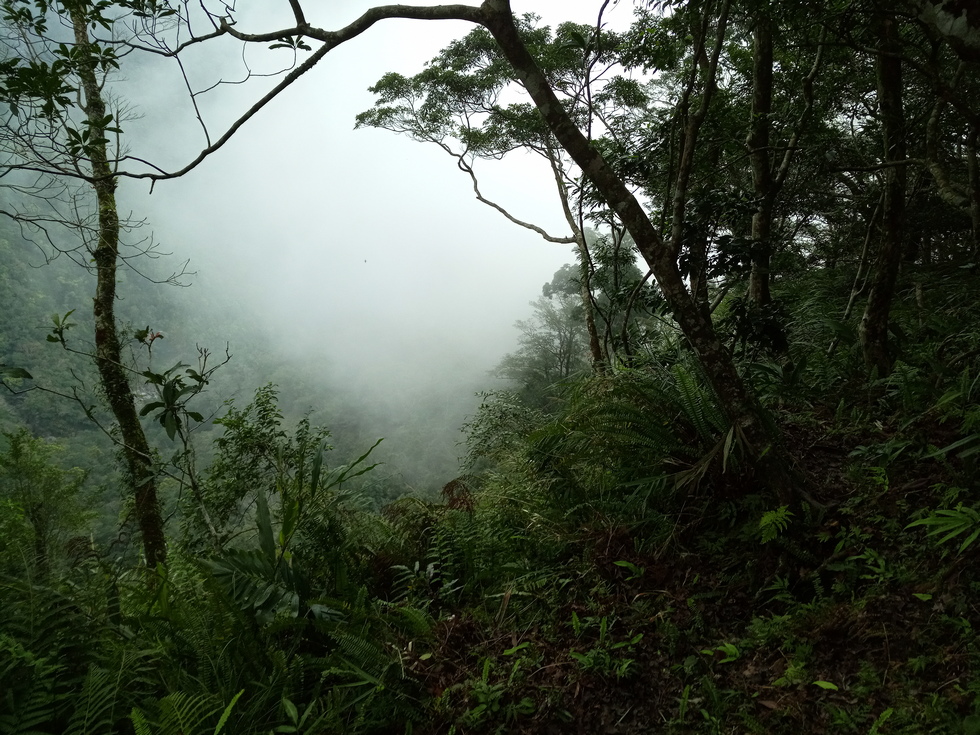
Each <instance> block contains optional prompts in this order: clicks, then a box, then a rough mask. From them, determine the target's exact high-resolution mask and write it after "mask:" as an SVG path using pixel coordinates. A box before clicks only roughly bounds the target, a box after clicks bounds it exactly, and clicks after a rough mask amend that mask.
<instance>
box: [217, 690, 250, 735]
mask: <svg viewBox="0 0 980 735" xmlns="http://www.w3.org/2000/svg"><path fill="white" fill-rule="evenodd" d="M244 693H245V690H244V689H242V690H241V691H240V692H238V694H236V695H235V696H234V697H232V698H231V701H230V702H229V703H228V706H227V707H225V711H224V712H222V713H221V719H219V720H218V724H217V725H216V726H215V728H214V735H220V733H221V731H222V730H223V729H224V727H225V723H226V722H228V718H229V717H230V716H231V710H232V708H234V706H235V703H236V702H238V700H239V698H240V697H241V696H242V695H243V694H244Z"/></svg>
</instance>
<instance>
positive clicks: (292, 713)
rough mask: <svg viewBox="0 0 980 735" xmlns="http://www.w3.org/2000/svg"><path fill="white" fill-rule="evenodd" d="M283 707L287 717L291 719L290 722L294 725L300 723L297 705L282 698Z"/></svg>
mask: <svg viewBox="0 0 980 735" xmlns="http://www.w3.org/2000/svg"><path fill="white" fill-rule="evenodd" d="M282 707H283V709H284V710H286V716H287V717H289V721H290V722H292V723H293V724H294V725H295V724H296V723H298V722H299V710H297V709H296V705H295V704H293V703H292V702H290V701H289V700H288V699H287V698H286V697H283V698H282Z"/></svg>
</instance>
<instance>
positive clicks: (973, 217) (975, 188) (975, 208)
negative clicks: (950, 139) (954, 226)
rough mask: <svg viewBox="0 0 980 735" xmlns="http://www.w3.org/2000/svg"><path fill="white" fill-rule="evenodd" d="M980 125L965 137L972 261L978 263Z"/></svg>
mask: <svg viewBox="0 0 980 735" xmlns="http://www.w3.org/2000/svg"><path fill="white" fill-rule="evenodd" d="M978 133H980V126H977V125H973V126H972V127H971V128H970V137H969V138H968V139H967V146H966V155H967V159H966V160H967V166H968V168H969V172H970V222H971V225H972V228H971V229H972V231H973V232H972V234H973V262H974V263H976V264H980V157H978V155H977V138H978Z"/></svg>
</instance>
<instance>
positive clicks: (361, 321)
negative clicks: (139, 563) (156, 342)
mask: <svg viewBox="0 0 980 735" xmlns="http://www.w3.org/2000/svg"><path fill="white" fill-rule="evenodd" d="M429 4H435V3H429ZM281 5H282V6H283V7H282V9H283V10H288V7H287V4H286V3H282V4H281ZM332 5H338V4H332ZM517 5H518V3H515V10H516V11H518V12H531V11H533V12H536V13H539V14H541V15H542V16H543V17H544V20H545V21H546V22H548V23H551V24H553V25H557V24H558V23H560V22H562V21H564V20H575V21H577V22H588V23H591V22H594V21H595V17H594V16H595V12H596V8H595V7H594V5H595V3H593V2H571V3H570V2H562V3H557V2H528V3H524V4H523V5H524V6H525V7H516V6H517ZM339 6H340V7H339V8H337V9H332V10H331V11H330V12H326V11H325V12H324V13H323V17H321V18H315V19H311V22H313V23H314V24H318V25H322V26H324V27H339V26H340V25H342V24H344V23H346V22H349V21H350V20H352V19H353V18H354V17H356V16H357V15H358V14H359V13H360V12H362V11H363V10H364V9H365V8H367V7H369V6H370V3H367V2H357V3H353V2H348V3H340V4H339ZM262 12H272V11H271V9H269V10H263V11H262ZM610 13H611V14H610V15H608V16H607V19H610V20H612V21H614V22H616V21H617V20H618V21H619V22H626V21H628V20H629V11H628V9H626V8H614V9H613V10H612V11H610ZM247 23H248V16H247V15H246V14H245V13H243V14H242V15H241V20H240V25H241V26H242V27H243V28H244V26H245V25H247ZM256 27H266V28H267V27H270V22H269V20H268V18H266V19H264V20H261V19H260V20H259V21H257V22H256ZM470 29H471V26H468V25H467V24H464V23H459V22H438V23H434V22H419V21H389V22H385V23H383V24H380V25H378V26H376V27H374V28H372V29H371V30H370V31H369V32H367V33H365V34H364V35H363V36H362V37H361V38H358V39H355V40H354V41H352V42H350V43H347V44H344V45H343V46H341V47H339V48H338V49H336V50H335V51H333V52H331V53H330V54H329V55H328V57H327V58H326V59H325V60H324V61H323V62H321V63H320V64H319V65H318V66H317V67H315V68H314V69H313V70H312V71H311V72H309V73H307V74H306V75H305V76H303V77H301V78H300V79H299V81H298V82H297V83H295V84H294V85H293V86H292V87H291V88H289V89H288V90H286V92H285V93H284V94H283V95H281V96H280V98H278V99H277V100H275V101H274V102H273V103H272V104H270V105H269V106H268V107H267V108H265V109H263V110H262V111H261V112H260V113H259V114H258V115H256V116H255V117H254V118H253V119H251V120H250V121H249V122H248V123H247V124H245V125H244V127H242V129H241V130H239V131H238V133H237V134H236V135H235V136H234V137H233V138H232V139H231V140H230V141H229V142H228V143H227V144H226V145H225V146H224V147H223V148H222V149H220V150H219V151H217V152H216V153H214V154H213V155H212V156H211V157H210V158H208V159H207V160H206V161H204V162H203V163H202V164H201V165H200V166H199V167H197V168H196V169H195V170H193V171H191V172H190V173H188V174H186V175H185V176H183V177H181V178H178V179H174V180H170V181H161V182H158V183H156V185H155V186H153V187H150V186H149V184H148V183H147V182H145V181H131V180H130V181H127V182H125V183H124V184H123V187H122V190H121V192H120V193H121V207H122V208H124V209H127V210H131V211H132V213H133V216H134V217H136V218H143V217H145V218H146V219H147V220H148V221H149V223H150V227H151V229H152V231H153V233H154V240H155V242H156V243H158V245H159V249H160V251H161V252H166V253H170V255H169V256H167V257H166V258H165V259H163V260H162V261H158V262H157V263H156V264H155V268H156V269H157V272H158V273H161V274H162V273H165V272H167V271H168V269H169V270H176V269H179V268H180V265H181V263H182V261H184V260H189V261H190V264H189V266H188V269H189V271H191V272H192V273H193V275H190V276H188V277H186V278H185V279H184V281H185V282H186V283H189V284H191V286H190V291H189V292H187V293H186V294H184V293H177V294H175V298H185V297H186V298H188V299H189V300H190V302H191V303H194V304H198V303H200V304H203V306H201V307H199V308H201V309H203V310H206V311H209V312H211V314H204V315H203V316H204V319H202V320H195V323H196V324H197V325H198V327H197V328H198V329H201V328H202V327H201V326H200V325H205V326H204V331H206V332H207V333H206V334H200V335H199V334H187V333H186V332H187V331H188V329H189V328H190V325H186V324H150V326H151V327H152V328H153V329H159V330H161V331H163V332H164V333H171V334H175V333H179V336H180V338H181V340H182V341H189V342H200V343H202V344H206V345H208V346H209V347H211V348H212V349H215V350H221V349H223V346H224V343H225V342H228V343H229V344H230V349H231V352H232V353H233V354H234V355H235V357H234V360H246V361H247V360H250V359H252V358H253V357H254V356H253V355H249V354H248V352H249V351H256V350H258V351H260V352H264V353H266V357H267V358H268V360H269V364H274V365H281V367H282V369H281V370H277V371H275V374H270V375H269V376H268V380H269V381H273V382H277V383H279V384H280V390H281V392H282V396H283V402H284V404H285V405H295V406H305V405H307V403H308V404H309V407H310V408H311V409H313V410H314V413H313V419H314V421H316V422H318V423H321V424H324V425H327V426H328V427H330V428H331V429H332V430H333V431H334V433H335V435H339V434H341V433H342V432H343V431H344V427H345V426H346V427H353V426H356V427H357V433H358V434H359V435H361V436H364V437H367V436H372V437H373V438H377V437H385V442H384V444H383V445H382V447H381V449H379V451H378V455H377V457H378V459H380V460H381V461H384V462H386V465H387V467H386V468H387V469H388V471H390V472H392V473H394V474H396V475H399V476H400V477H401V479H402V480H403V481H404V482H406V483H407V484H409V485H413V486H414V485H416V484H429V485H431V483H441V482H445V481H448V480H449V479H451V478H452V477H454V476H455V473H456V472H457V465H456V459H457V457H458V456H459V455H461V454H462V452H463V450H462V448H461V447H460V446H458V442H460V441H461V440H462V438H463V437H462V434H461V433H460V431H459V430H460V426H461V425H462V424H463V423H464V421H465V419H466V417H467V416H468V415H470V414H472V412H473V411H474V410H475V409H476V407H477V406H478V405H479V400H480V399H479V397H478V395H477V393H478V392H479V391H483V390H487V389H492V388H494V387H501V386H502V385H503V383H502V382H501V381H499V380H497V379H495V378H493V377H492V376H491V374H490V371H491V370H492V369H493V367H494V366H495V365H496V364H497V362H498V361H499V360H500V359H501V358H502V357H503V356H504V355H505V354H506V353H507V352H508V351H510V350H511V349H513V347H514V346H515V344H516V339H517V331H516V330H515V329H514V326H513V324H514V322H515V321H516V320H518V319H522V318H526V316H527V315H528V314H529V311H530V308H529V305H528V303H529V302H530V301H531V300H533V299H535V298H536V297H537V296H539V295H540V293H541V286H542V284H543V283H545V282H547V281H550V279H551V277H552V275H553V274H554V272H555V271H556V270H557V269H558V268H559V267H560V266H561V265H562V264H564V263H566V262H569V261H571V260H572V259H573V255H572V253H571V250H570V247H569V246H567V245H555V244H552V243H547V242H545V241H544V240H543V239H541V238H540V237H539V236H538V235H537V234H535V233H533V232H530V231H528V230H525V229H522V228H520V227H518V226H515V225H513V224H511V223H509V222H507V221H506V220H505V219H504V218H503V217H502V216H501V215H500V214H499V213H497V212H495V211H493V210H491V209H490V208H489V207H487V206H485V205H483V204H481V203H479V202H478V201H476V199H475V198H474V196H473V191H472V189H471V184H470V181H469V179H468V178H467V177H466V176H465V175H464V174H463V173H462V172H460V171H459V170H458V169H457V167H456V165H455V160H454V159H453V158H451V157H450V156H448V155H446V153H445V152H443V151H441V150H439V149H438V148H437V147H436V146H434V145H423V144H419V143H416V142H413V141H411V140H409V139H408V138H405V137H400V136H396V135H394V134H392V133H389V132H386V131H379V130H374V129H363V130H357V131H355V130H354V129H353V128H354V118H355V115H356V114H357V113H359V112H361V111H364V110H366V109H368V108H369V107H370V106H371V105H372V104H373V102H374V95H372V94H371V93H370V92H368V87H369V86H371V85H372V84H374V83H375V82H377V81H378V79H380V77H381V76H382V75H383V74H384V73H386V72H388V71H398V72H401V73H404V74H413V73H416V72H418V71H420V70H421V69H422V68H423V64H424V62H425V61H426V60H428V59H430V58H432V57H433V56H435V55H436V53H438V51H439V50H440V49H442V48H443V47H444V46H445V45H447V44H448V43H449V42H450V41H451V40H452V39H454V38H458V37H460V36H462V35H464V34H465V33H467V32H468V31H469V30H470ZM249 54H250V55H249V56H248V57H247V58H245V59H244V60H243V58H242V56H241V46H240V44H237V43H228V44H226V45H225V54H224V55H223V56H220V55H215V52H214V51H213V50H210V51H209V52H208V55H207V56H200V57H199V58H197V59H195V60H194V61H195V63H193V64H189V65H188V67H187V72H188V79H189V81H190V84H191V85H192V86H193V87H194V88H195V89H199V88H203V87H205V86H207V85H210V84H213V83H214V82H216V81H217V80H218V79H219V78H221V79H224V80H226V81H236V80H240V79H242V78H243V77H244V75H245V66H244V65H245V64H248V66H249V68H250V69H251V70H252V71H253V72H254V73H257V74H262V73H269V72H273V71H276V70H277V67H276V64H281V65H283V66H285V65H288V64H289V63H290V61H291V52H290V51H288V50H280V51H278V52H268V53H267V54H265V55H264V56H263V55H255V52H254V50H250V51H249ZM253 55H255V56H254V58H253ZM126 70H127V76H126V78H125V79H124V80H122V81H121V82H120V84H119V85H118V87H117V90H118V94H119V95H120V96H124V98H125V99H126V101H127V103H128V104H130V105H132V108H133V110H134V112H135V113H137V115H138V116H137V117H136V119H133V120H131V121H129V122H127V123H126V124H125V131H126V136H125V141H126V144H127V145H128V146H129V148H130V153H131V154H132V155H134V156H138V157H139V158H141V159H144V160H147V161H152V162H153V163H154V164H155V165H157V166H160V167H161V168H164V169H167V170H174V169H178V168H180V167H182V166H184V165H186V163H187V162H189V161H190V160H192V159H193V158H194V156H195V155H196V154H197V152H198V151H199V150H200V148H201V147H203V145H204V144H205V138H204V135H203V133H202V129H201V126H200V124H199V123H198V122H197V121H196V119H195V111H194V109H193V107H192V106H191V104H190V101H189V97H188V94H187V91H186V89H184V88H183V86H182V85H183V83H182V80H181V77H180V74H179V70H178V69H177V68H176V67H175V66H173V65H172V64H168V63H166V60H164V59H160V60H154V59H152V58H142V59H140V60H138V61H137V62H136V63H132V64H127V66H126ZM279 78H281V77H280V76H273V77H269V78H253V79H251V80H249V82H248V83H247V84H242V85H221V86H219V87H217V88H216V89H214V90H212V91H211V92H208V93H207V94H204V95H200V96H198V97H197V98H196V100H197V103H198V106H199V109H200V112H201V115H202V117H203V118H204V119H205V120H206V121H207V122H208V123H209V133H210V135H211V136H212V139H214V137H216V136H217V135H220V133H221V132H223V130H224V128H225V126H226V125H227V124H228V122H229V121H231V120H233V119H234V118H235V117H236V116H237V115H238V114H240V113H241V112H242V111H243V110H244V109H247V107H248V106H249V105H250V104H252V103H253V102H254V101H255V100H256V99H258V98H259V97H261V95H262V94H263V93H264V92H265V91H266V90H267V89H269V88H270V87H271V86H272V84H274V83H275V82H277V81H278V79H279ZM476 170H477V174H478V175H479V176H480V184H481V188H482V190H483V192H484V194H485V195H486V196H488V197H489V198H491V199H493V200H495V201H498V202H499V203H500V204H501V205H503V206H505V207H506V208H507V209H508V210H509V211H511V212H512V213H513V214H514V215H515V216H517V217H519V218H521V219H524V220H527V221H531V222H534V223H536V224H538V225H540V226H542V227H545V228H546V229H548V230H549V231H551V232H552V233H553V234H556V235H565V234H567V230H566V227H567V226H566V225H565V224H564V221H563V218H562V215H561V210H560V207H559V204H558V201H557V199H556V197H555V193H554V182H553V179H552V175H551V172H550V171H549V170H548V168H547V166H546V164H544V162H543V161H542V160H533V157H531V156H526V155H525V156H522V155H520V154H513V155H512V156H510V157H508V158H507V159H506V160H504V161H501V162H490V163H482V164H480V165H478V166H477V169H476ZM223 315H233V318H232V319H231V320H226V317H224V316H223ZM232 323H235V324H245V325H248V326H247V327H246V329H245V330H244V333H237V334H236V333H227V332H226V331H225V330H224V327H226V326H227V327H228V328H231V325H232ZM238 329H240V327H238V326H236V327H234V330H238ZM227 374H228V375H229V376H230V377H228V378H225V379H222V377H221V376H220V375H219V376H218V379H217V381H216V382H215V387H214V390H215V392H217V393H219V394H221V395H222V396H224V397H228V398H235V400H236V402H237V403H239V404H242V403H244V402H246V401H247V400H248V399H249V398H250V396H251V394H252V393H253V392H254V390H255V389H256V388H257V387H259V386H258V385H244V384H235V381H234V378H233V376H234V374H235V371H234V370H232V369H229V370H228V371H227ZM297 375H300V376H302V381H301V384H295V383H296V380H295V376H297ZM311 386H313V387H315V390H313V393H314V394H315V395H314V394H311ZM320 391H322V393H321V392H320ZM323 395H330V396H332V400H331V401H329V402H330V403H331V405H330V406H323V405H317V403H320V402H321V401H320V400H318V399H321V398H322V396H323ZM305 399H308V400H307V403H304V400H305ZM338 439H340V440H342V439H343V437H339V436H338ZM429 489H430V490H431V487H430V488H429Z"/></svg>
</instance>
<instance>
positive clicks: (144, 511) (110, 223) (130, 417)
mask: <svg viewBox="0 0 980 735" xmlns="http://www.w3.org/2000/svg"><path fill="white" fill-rule="evenodd" d="M70 17H71V22H72V27H73V30H74V34H75V46H76V48H77V49H79V50H80V51H81V53H80V56H79V62H78V75H79V79H80V80H81V91H82V104H83V109H84V112H85V115H86V118H87V121H88V132H89V142H88V144H87V145H86V147H85V150H84V153H83V155H84V157H85V158H86V159H87V160H88V162H89V164H90V166H91V176H90V178H89V179H88V181H89V183H90V184H91V186H92V188H93V190H94V191H95V197H96V204H97V208H98V228H97V229H98V234H97V239H96V242H95V247H94V248H93V249H92V257H93V259H94V261H95V268H96V288H95V299H94V314H95V361H96V366H97V367H98V371H99V378H100V380H101V383H102V389H103V391H104V392H105V397H106V401H107V402H108V403H109V408H110V409H111V411H112V414H113V416H114V417H115V419H116V422H117V424H118V426H119V435H120V439H121V442H122V451H123V454H124V456H125V460H126V469H127V473H128V481H129V483H130V487H131V489H132V492H133V500H134V506H135V513H136V522H137V525H138V526H139V529H140V534H141V536H142V539H143V555H144V559H145V560H146V565H147V567H149V568H150V569H154V568H156V566H157V564H164V563H166V560H167V543H166V538H165V536H164V530H163V516H162V515H161V512H160V503H159V500H158V499H157V485H156V472H155V470H154V467H153V457H152V453H151V451H150V446H149V443H148V442H147V440H146V434H145V433H144V432H143V426H142V424H141V423H140V420H139V415H138V413H137V411H136V401H135V397H134V396H133V391H132V389H131V387H130V385H129V375H128V371H127V370H126V368H125V366H124V365H123V362H122V354H121V349H120V340H119V331H118V328H117V325H116V318H115V302H116V268H117V265H118V260H119V213H118V210H117V208H116V178H115V173H114V171H113V169H112V166H111V165H110V163H109V156H108V139H107V137H106V136H107V134H108V131H107V129H106V128H108V127H109V126H110V120H111V118H109V117H108V115H107V112H106V104H105V99H104V97H103V95H102V87H101V85H100V84H99V79H98V70H97V62H96V60H95V58H94V55H93V54H92V53H91V46H92V44H91V41H90V40H89V36H88V24H87V19H86V17H85V14H84V13H83V12H82V10H81V9H80V7H78V6H75V7H73V8H72V10H71V13H70Z"/></svg>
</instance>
